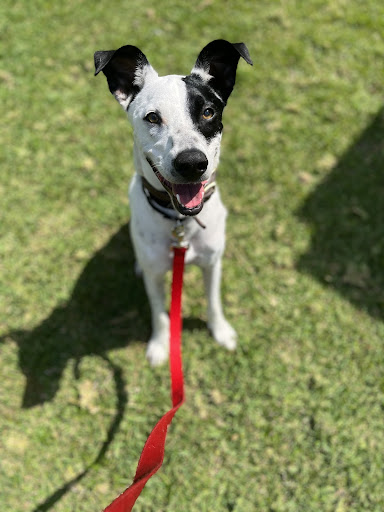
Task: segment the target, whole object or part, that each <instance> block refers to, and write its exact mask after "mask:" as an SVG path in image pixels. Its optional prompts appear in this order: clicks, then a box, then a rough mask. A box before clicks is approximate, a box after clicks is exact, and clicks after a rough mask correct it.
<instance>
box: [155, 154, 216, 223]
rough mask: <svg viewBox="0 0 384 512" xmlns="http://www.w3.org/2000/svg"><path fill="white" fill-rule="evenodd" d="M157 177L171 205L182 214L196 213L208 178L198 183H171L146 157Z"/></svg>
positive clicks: (200, 207) (201, 203)
mask: <svg viewBox="0 0 384 512" xmlns="http://www.w3.org/2000/svg"><path fill="white" fill-rule="evenodd" d="M147 162H148V163H149V165H150V166H151V167H152V170H153V172H154V173H155V175H156V177H157V179H158V180H159V181H160V183H161V184H162V185H163V187H164V188H165V190H166V191H167V192H168V194H169V196H170V198H171V201H172V204H173V207H174V208H175V209H176V210H177V211H178V212H179V213H181V214H182V215H190V216H193V215H197V214H198V213H199V212H200V211H201V209H202V208H203V205H204V185H205V184H206V183H207V181H208V180H206V181H202V182H199V183H171V182H170V181H168V180H166V179H165V178H164V176H163V175H162V174H161V173H160V171H159V170H158V169H157V168H156V166H155V165H154V164H153V163H152V162H151V160H150V159H149V158H147Z"/></svg>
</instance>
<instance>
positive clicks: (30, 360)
mask: <svg viewBox="0 0 384 512" xmlns="http://www.w3.org/2000/svg"><path fill="white" fill-rule="evenodd" d="M134 261H135V258H134V252H133V247H132V244H131V239H130V235H129V225H128V224H126V225H124V226H123V227H122V228H121V229H120V230H119V231H118V232H117V233H116V234H115V235H113V236H112V238H111V239H110V240H109V242H108V243H107V244H106V245H105V246H104V247H102V248H101V249H100V250H99V251H98V252H97V253H96V254H95V255H94V256H93V257H92V259H91V260H90V261H89V262H88V263H87V264H86V266H85V267H84V270H83V272H82V273H81V275H80V277H79V279H78V280H77V282H76V284H75V286H74V288H73V292H72V294H71V296H70V298H69V300H68V301H67V303H66V304H64V305H61V306H59V307H57V308H55V309H54V310H53V311H52V313H51V314H50V315H49V316H48V317H47V318H46V319H45V320H44V321H43V322H42V323H41V324H40V325H38V326H37V327H36V328H34V329H33V330H31V331H14V332H11V333H8V335H7V337H8V336H9V337H11V338H12V339H14V340H15V341H16V342H17V343H18V346H19V364H20V368H21V370H22V372H23V374H24V375H25V377H26V387H25V391H24V396H23V407H24V408H29V407H33V406H36V405H40V404H42V403H44V402H46V401H49V400H52V399H53V398H54V397H55V394H56V392H57V391H58V389H59V385H60V379H61V376H62V373H63V370H64V369H65V367H66V365H67V363H68V361H69V360H75V361H76V364H75V367H74V378H78V377H79V363H80V361H81V358H82V357H84V356H87V355H96V356H98V357H100V358H101V359H103V360H104V361H105V362H106V363H107V364H108V366H109V368H110V369H111V372H112V375H113V378H114V383H115V394H116V402H117V403H116V413H115V416H114V418H113V420H112V422H111V425H110V427H109V430H108V433H107V436H106V438H105V440H104V442H103V444H102V446H101V447H100V449H99V452H98V454H97V455H96V457H95V459H94V460H93V461H92V462H91V463H90V464H89V465H88V466H87V467H86V468H85V469H84V470H83V471H82V472H80V473H79V474H78V475H77V476H75V477H74V478H73V479H71V480H69V481H67V482H65V483H64V484H63V485H62V486H61V487H60V488H59V489H57V490H56V491H55V492H53V493H52V494H51V495H50V496H48V498H46V500H45V501H44V502H42V503H40V504H39V505H38V506H37V507H36V508H35V509H34V510H33V512H47V511H48V510H50V509H52V508H53V507H54V505H55V504H56V503H57V502H58V501H59V500H60V499H61V498H62V497H63V496H64V495H65V494H66V493H67V492H68V491H70V490H71V489H72V488H73V487H74V486H75V485H76V484H78V483H79V482H80V481H81V480H82V479H83V478H84V477H85V476H86V475H87V474H88V473H89V471H90V470H91V469H92V468H93V467H94V466H95V465H96V464H98V463H100V462H101V461H102V459H103V457H104V456H105V454H106V452H107V450H108V448H109V446H110V444H111V443H112V442H113V439H114V437H115V434H116V433H117V431H118V429H119V426H120V423H121V420H122V418H123V416H124V412H125V409H126V405H127V394H126V391H125V383H124V379H123V372H122V369H121V368H120V367H119V366H118V365H116V364H114V363H113V362H112V361H111V360H110V359H109V358H108V355H107V354H108V351H109V350H111V349H113V348H120V347H125V346H127V345H128V344H129V343H130V342H131V341H133V340H143V341H146V340H147V339H148V338H149V335H150V311H149V305H148V301H147V296H146V294H145V289H144V286H143V282H142V279H140V278H138V277H137V276H136V275H135V272H134ZM184 327H185V328H186V329H195V328H203V327H205V325H204V324H203V322H202V321H201V320H199V319H195V318H189V319H187V320H186V321H185V323H184ZM143 357H144V351H143Z"/></svg>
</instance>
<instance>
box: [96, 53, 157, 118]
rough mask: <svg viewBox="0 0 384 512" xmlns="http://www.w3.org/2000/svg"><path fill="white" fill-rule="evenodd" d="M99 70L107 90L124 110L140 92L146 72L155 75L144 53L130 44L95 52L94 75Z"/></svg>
mask: <svg viewBox="0 0 384 512" xmlns="http://www.w3.org/2000/svg"><path fill="white" fill-rule="evenodd" d="M100 71H102V72H103V73H104V74H105V76H106V77H107V81H108V86H109V90H110V91H111V93H112V94H113V95H114V96H115V98H116V99H117V101H118V102H119V103H120V105H121V106H122V107H123V108H124V110H127V109H128V107H129V104H130V103H131V101H132V100H133V99H134V97H135V96H136V94H137V93H138V92H140V90H141V89H142V87H143V85H144V81H145V79H146V77H147V76H148V74H152V75H155V76H157V73H156V71H155V70H154V69H153V68H152V66H151V65H150V64H149V62H148V60H147V58H146V56H145V55H144V53H143V52H142V51H141V50H139V48H136V46H131V45H126V46H122V47H121V48H119V49H118V50H110V51H99V52H96V53H95V76H96V75H97V74H98V73H100Z"/></svg>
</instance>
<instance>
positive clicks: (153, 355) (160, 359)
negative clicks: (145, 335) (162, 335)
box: [147, 338, 168, 367]
mask: <svg viewBox="0 0 384 512" xmlns="http://www.w3.org/2000/svg"><path fill="white" fill-rule="evenodd" d="M147 359H148V361H149V364H150V365H151V366H152V367H155V366H161V365H162V364H164V363H165V362H166V361H167V360H168V344H167V343H163V342H162V341H161V340H159V339H157V338H156V339H151V340H149V342H148V348H147Z"/></svg>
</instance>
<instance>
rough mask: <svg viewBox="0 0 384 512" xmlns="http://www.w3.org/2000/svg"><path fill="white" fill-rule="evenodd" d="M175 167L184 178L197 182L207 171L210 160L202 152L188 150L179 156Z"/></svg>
mask: <svg viewBox="0 0 384 512" xmlns="http://www.w3.org/2000/svg"><path fill="white" fill-rule="evenodd" d="M173 165H174V166H175V169H176V171H177V172H178V173H179V174H180V175H181V176H182V177H183V178H185V179H187V180H192V181H196V180H198V179H200V178H201V176H202V175H203V174H204V172H205V171H206V170H207V167H208V160H207V157H206V156H205V155H204V153H203V152H202V151H200V150H198V149H186V150H185V151H182V152H181V153H179V154H178V155H177V157H176V158H175V161H174V163H173Z"/></svg>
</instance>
